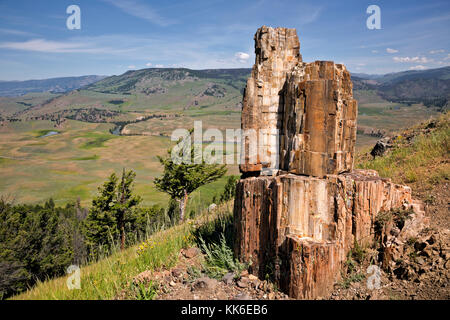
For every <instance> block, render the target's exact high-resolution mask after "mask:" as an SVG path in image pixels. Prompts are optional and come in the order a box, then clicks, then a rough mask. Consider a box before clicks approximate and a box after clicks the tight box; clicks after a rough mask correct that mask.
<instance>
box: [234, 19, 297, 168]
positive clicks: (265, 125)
mask: <svg viewBox="0 0 450 320" xmlns="http://www.w3.org/2000/svg"><path fill="white" fill-rule="evenodd" d="M254 39H255V54H256V60H255V65H254V66H253V69H252V73H251V76H250V78H249V79H248V81H247V86H246V89H245V93H244V100H243V107H242V124H241V125H242V129H243V130H246V132H247V133H250V136H246V137H243V143H242V155H243V163H242V164H241V166H240V168H241V171H243V172H259V171H261V170H262V169H263V168H276V167H277V166H278V164H277V162H278V159H274V160H273V159H271V156H272V155H277V154H278V136H277V134H276V130H277V129H278V128H279V127H280V121H281V120H280V119H281V117H280V114H281V112H282V110H280V98H281V96H280V91H281V90H282V89H283V86H284V84H285V82H286V73H287V72H289V71H291V70H292V67H293V66H294V65H295V64H297V63H298V62H299V61H302V57H301V55H300V51H299V50H300V42H299V40H298V37H297V33H296V31H295V29H287V28H275V29H274V28H269V27H266V26H263V27H261V28H260V29H258V31H257V32H256V34H255V38H254ZM250 129H253V130H254V131H253V132H249V131H250ZM261 129H264V131H263V130H261ZM252 134H254V135H252ZM256 139H257V140H259V145H258V146H257V145H256V144H255V145H252V144H251V143H253V142H255V141H256ZM253 146H255V148H257V147H259V149H260V150H257V149H254V150H253ZM252 157H254V158H252ZM274 162H275V163H274Z"/></svg>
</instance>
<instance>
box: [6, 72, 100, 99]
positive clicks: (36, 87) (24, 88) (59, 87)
mask: <svg viewBox="0 0 450 320" xmlns="http://www.w3.org/2000/svg"><path fill="white" fill-rule="evenodd" d="M103 78H105V76H95V75H89V76H82V77H64V78H52V79H44V80H27V81H0V96H1V97H16V96H21V95H24V94H27V93H32V92H51V93H64V92H68V91H72V90H75V89H78V88H81V87H83V86H86V85H89V84H91V83H94V82H96V81H99V80H101V79H103Z"/></svg>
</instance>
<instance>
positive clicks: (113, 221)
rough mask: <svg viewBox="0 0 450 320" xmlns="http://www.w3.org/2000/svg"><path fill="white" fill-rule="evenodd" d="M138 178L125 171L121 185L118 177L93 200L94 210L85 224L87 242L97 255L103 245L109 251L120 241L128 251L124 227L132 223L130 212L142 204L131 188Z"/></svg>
mask: <svg viewBox="0 0 450 320" xmlns="http://www.w3.org/2000/svg"><path fill="white" fill-rule="evenodd" d="M135 177H136V174H135V173H134V172H133V171H132V170H130V171H128V172H127V171H125V169H124V170H123V173H122V178H121V181H120V183H118V178H117V176H116V174H115V173H113V174H111V176H110V177H109V179H108V181H107V182H105V183H104V184H103V186H102V187H100V188H99V195H98V196H97V197H95V198H94V199H93V200H92V208H91V210H90V212H89V214H88V216H87V218H86V220H85V228H84V229H85V236H86V242H87V244H88V246H89V247H90V249H91V252H93V253H94V254H95V253H97V247H98V246H100V245H102V246H106V247H107V248H109V247H110V246H111V245H112V242H113V241H114V240H115V239H117V236H119V237H120V247H121V249H123V248H124V247H125V240H126V239H125V237H126V233H125V224H126V223H127V222H130V221H132V220H133V217H132V214H131V210H132V208H133V207H134V206H136V205H138V204H139V202H140V201H141V198H140V197H139V196H134V195H133V190H132V185H133V181H134V179H135Z"/></svg>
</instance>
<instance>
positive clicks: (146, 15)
mask: <svg viewBox="0 0 450 320" xmlns="http://www.w3.org/2000/svg"><path fill="white" fill-rule="evenodd" d="M103 1H105V2H108V3H109V4H112V5H113V6H116V7H117V8H119V9H120V10H122V11H124V12H125V13H127V14H129V15H132V16H135V17H138V18H141V19H144V20H147V21H149V22H151V23H154V24H157V25H160V26H163V27H166V26H168V25H171V24H173V23H175V22H174V21H173V20H169V19H166V18H163V17H162V16H160V15H159V14H158V13H157V12H156V11H155V10H154V9H153V8H151V7H150V6H148V5H147V4H145V3H142V2H141V1H139V0H103Z"/></svg>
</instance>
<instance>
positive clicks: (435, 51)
mask: <svg viewBox="0 0 450 320" xmlns="http://www.w3.org/2000/svg"><path fill="white" fill-rule="evenodd" d="M444 52H445V50H444V49H440V50H431V51H430V53H431V54H436V53H444Z"/></svg>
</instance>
